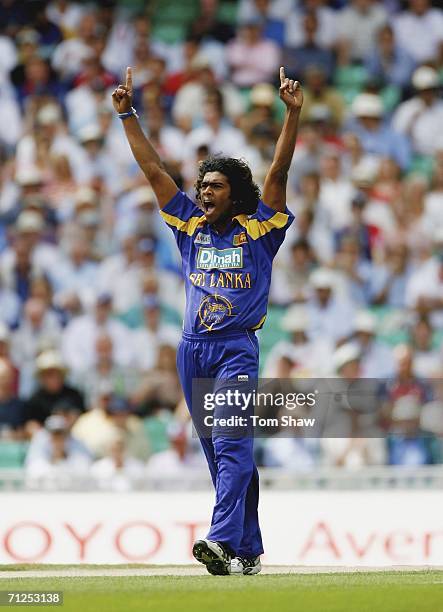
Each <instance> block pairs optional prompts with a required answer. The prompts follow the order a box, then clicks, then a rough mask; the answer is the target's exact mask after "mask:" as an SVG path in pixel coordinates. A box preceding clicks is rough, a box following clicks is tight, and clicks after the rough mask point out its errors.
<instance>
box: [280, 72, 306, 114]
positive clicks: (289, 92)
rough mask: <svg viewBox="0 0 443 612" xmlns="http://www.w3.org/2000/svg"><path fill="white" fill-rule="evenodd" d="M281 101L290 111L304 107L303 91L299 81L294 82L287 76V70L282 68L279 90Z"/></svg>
mask: <svg viewBox="0 0 443 612" xmlns="http://www.w3.org/2000/svg"><path fill="white" fill-rule="evenodd" d="M278 93H279V96H280V100H283V102H284V103H285V104H286V108H288V109H292V108H293V109H297V108H298V109H300V108H301V107H302V105H303V91H302V88H301V85H300V83H299V82H298V81H293V80H292V79H288V78H286V76H285V69H284V68H283V66H281V68H280V89H279V90H278Z"/></svg>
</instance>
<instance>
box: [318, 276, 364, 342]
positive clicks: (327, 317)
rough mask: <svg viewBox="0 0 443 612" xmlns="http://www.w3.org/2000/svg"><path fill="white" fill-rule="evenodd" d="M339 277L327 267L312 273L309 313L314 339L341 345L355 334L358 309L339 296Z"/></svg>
mask: <svg viewBox="0 0 443 612" xmlns="http://www.w3.org/2000/svg"><path fill="white" fill-rule="evenodd" d="M338 278H339V277H338V275H337V273H336V272H335V271H333V270H330V269H328V268H318V269H317V270H315V271H314V272H312V274H311V277H310V282H309V284H310V286H311V296H310V298H309V300H308V302H307V312H308V317H309V333H310V336H311V337H312V338H328V339H330V340H331V341H332V342H339V341H340V340H343V339H344V338H346V337H348V336H349V334H350V333H351V332H352V320H353V318H354V310H355V309H354V306H353V304H352V303H351V302H349V301H348V300H347V299H345V298H343V297H341V296H339V295H337V281H338Z"/></svg>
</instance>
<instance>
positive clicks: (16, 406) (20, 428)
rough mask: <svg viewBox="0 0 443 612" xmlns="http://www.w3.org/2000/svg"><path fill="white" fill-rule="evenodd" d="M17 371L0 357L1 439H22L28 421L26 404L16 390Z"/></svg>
mask: <svg viewBox="0 0 443 612" xmlns="http://www.w3.org/2000/svg"><path fill="white" fill-rule="evenodd" d="M14 379H15V372H14V370H13V369H12V368H11V365H10V364H9V363H8V362H7V361H6V360H5V359H3V358H0V439H12V440H20V439H21V438H23V436H24V425H25V422H26V411H25V405H24V402H23V401H22V400H20V399H19V398H18V397H17V395H16V394H15V392H14V382H15V381H14Z"/></svg>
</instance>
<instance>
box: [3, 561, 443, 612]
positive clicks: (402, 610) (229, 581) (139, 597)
mask: <svg viewBox="0 0 443 612" xmlns="http://www.w3.org/2000/svg"><path fill="white" fill-rule="evenodd" d="M11 569H12V568H11ZM25 573H26V572H24V574H25ZM0 590H2V591H7V590H25V591H46V590H62V591H64V605H63V606H62V607H55V606H52V607H51V606H38V609H40V610H57V609H58V610H63V612H74V611H75V612H101V611H102V610H103V611H109V612H133V611H134V612H135V611H140V612H142V611H146V610H153V611H154V610H155V612H163V611H165V612H166V611H168V612H175V611H176V612H184V611H186V612H187V611H188V610H189V611H190V610H200V609H206V610H210V611H211V612H218V611H220V612H221V611H223V612H226V611H227V612H237V611H239V612H240V611H244V610H248V611H249V610H251V611H252V610H253V611H265V610H266V611H267V612H272V611H274V610H275V611H279V612H280V611H288V612H289V611H291V612H293V611H303V612H366V611H367V612H409V611H410V612H443V572H442V571H419V572H389V571H388V572H367V573H366V572H365V573H349V574H345V573H340V574H335V573H334V574H284V573H282V574H278V575H266V574H261V575H259V576H255V577H247V576H244V577H241V578H238V577H237V578H234V577H212V576H148V577H145V576H129V577H72V578H38V579H37V578H26V577H25V576H23V577H20V578H15V579H2V580H1V581H0Z"/></svg>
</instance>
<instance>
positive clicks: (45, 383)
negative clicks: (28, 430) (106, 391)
mask: <svg viewBox="0 0 443 612" xmlns="http://www.w3.org/2000/svg"><path fill="white" fill-rule="evenodd" d="M35 368H36V372H37V378H38V383H39V384H38V387H37V389H36V391H35V392H34V393H33V394H32V396H31V397H30V398H29V400H28V401H27V404H26V408H27V411H28V419H29V420H30V421H36V422H37V423H40V424H41V425H43V423H44V422H45V420H46V419H47V418H48V417H49V416H50V415H51V414H52V413H53V411H54V408H55V406H56V405H58V404H60V403H61V402H64V403H66V404H69V405H70V406H72V407H73V408H76V409H77V410H78V411H79V412H84V410H85V404H84V399H83V396H82V394H81V393H80V392H79V391H78V390H77V389H75V388H74V387H71V386H70V385H68V384H67V383H66V381H65V379H66V374H67V369H66V364H65V362H64V361H63V358H62V355H61V354H60V353H59V352H58V351H56V350H54V349H48V350H46V351H43V352H42V353H40V355H38V357H37V358H36V360H35Z"/></svg>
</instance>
